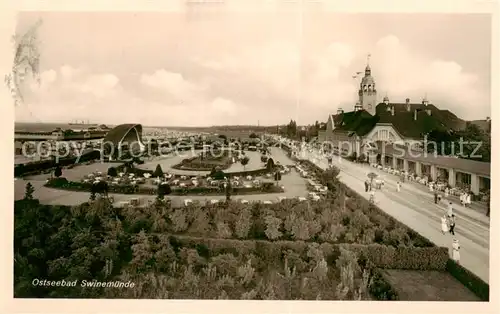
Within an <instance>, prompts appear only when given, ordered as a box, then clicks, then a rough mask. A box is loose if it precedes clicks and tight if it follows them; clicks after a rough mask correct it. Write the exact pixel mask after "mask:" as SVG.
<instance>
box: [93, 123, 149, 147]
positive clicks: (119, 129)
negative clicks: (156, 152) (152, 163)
mask: <svg viewBox="0 0 500 314" xmlns="http://www.w3.org/2000/svg"><path fill="white" fill-rule="evenodd" d="M131 132H136V133H135V134H134V138H139V140H140V141H141V142H142V125H141V124H120V125H118V126H116V127H114V128H113V129H111V130H109V132H108V133H107V134H106V136H105V137H104V140H103V141H104V143H106V142H108V143H113V145H115V147H118V146H120V144H121V143H122V141H123V140H124V139H125V138H126V137H127V136H129V135H130V134H131Z"/></svg>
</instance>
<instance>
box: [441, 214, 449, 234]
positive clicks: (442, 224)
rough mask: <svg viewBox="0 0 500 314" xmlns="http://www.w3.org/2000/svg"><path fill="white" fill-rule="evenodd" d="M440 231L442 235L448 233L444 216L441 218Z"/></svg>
mask: <svg viewBox="0 0 500 314" xmlns="http://www.w3.org/2000/svg"><path fill="white" fill-rule="evenodd" d="M441 231H442V232H443V234H445V233H446V232H448V221H447V219H446V215H444V216H443V217H441Z"/></svg>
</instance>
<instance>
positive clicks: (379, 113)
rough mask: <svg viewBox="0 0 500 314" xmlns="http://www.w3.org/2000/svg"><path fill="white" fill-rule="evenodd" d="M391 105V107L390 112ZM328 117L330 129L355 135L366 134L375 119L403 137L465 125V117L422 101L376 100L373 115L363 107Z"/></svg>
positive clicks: (419, 136)
mask: <svg viewBox="0 0 500 314" xmlns="http://www.w3.org/2000/svg"><path fill="white" fill-rule="evenodd" d="M391 108H394V115H392V112H391V110H390V109H391ZM408 109H409V110H408ZM415 110H416V111H417V119H416V120H415V116H414V115H415ZM427 111H430V113H431V114H430V115H429V114H428V113H427ZM331 117H332V119H333V121H334V122H335V130H334V132H339V131H351V132H355V133H356V134H357V135H359V136H364V135H366V134H368V133H369V132H370V131H371V130H372V129H373V128H374V127H375V126H376V125H377V123H384V124H391V125H392V126H393V127H394V129H395V130H396V131H397V132H398V133H399V134H401V135H402V136H403V137H405V138H414V139H420V138H422V137H423V136H424V135H425V134H427V133H429V132H431V131H432V130H443V131H446V130H450V129H451V130H460V129H463V128H464V127H465V121H464V120H462V119H460V118H458V117H457V116H456V115H454V114H453V113H451V112H450V111H449V110H440V109H439V108H437V107H436V106H434V105H432V104H427V105H425V104H423V103H408V104H407V103H388V104H385V103H379V104H378V105H377V107H376V114H375V116H372V115H370V114H369V113H368V112H367V111H365V110H358V111H350V112H344V113H341V114H332V115H331Z"/></svg>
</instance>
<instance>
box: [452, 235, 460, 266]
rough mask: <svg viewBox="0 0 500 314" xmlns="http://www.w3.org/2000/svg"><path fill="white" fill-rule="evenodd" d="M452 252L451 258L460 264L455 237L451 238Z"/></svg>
mask: <svg viewBox="0 0 500 314" xmlns="http://www.w3.org/2000/svg"><path fill="white" fill-rule="evenodd" d="M451 248H452V254H451V258H452V259H453V260H454V261H455V262H456V263H457V264H460V243H459V242H458V240H457V239H453V243H452V245H451Z"/></svg>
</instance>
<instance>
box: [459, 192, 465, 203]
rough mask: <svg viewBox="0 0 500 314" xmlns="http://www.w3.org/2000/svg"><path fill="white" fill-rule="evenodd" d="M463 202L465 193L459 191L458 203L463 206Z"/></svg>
mask: <svg viewBox="0 0 500 314" xmlns="http://www.w3.org/2000/svg"><path fill="white" fill-rule="evenodd" d="M464 203H465V193H464V192H462V193H460V204H462V206H464Z"/></svg>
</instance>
